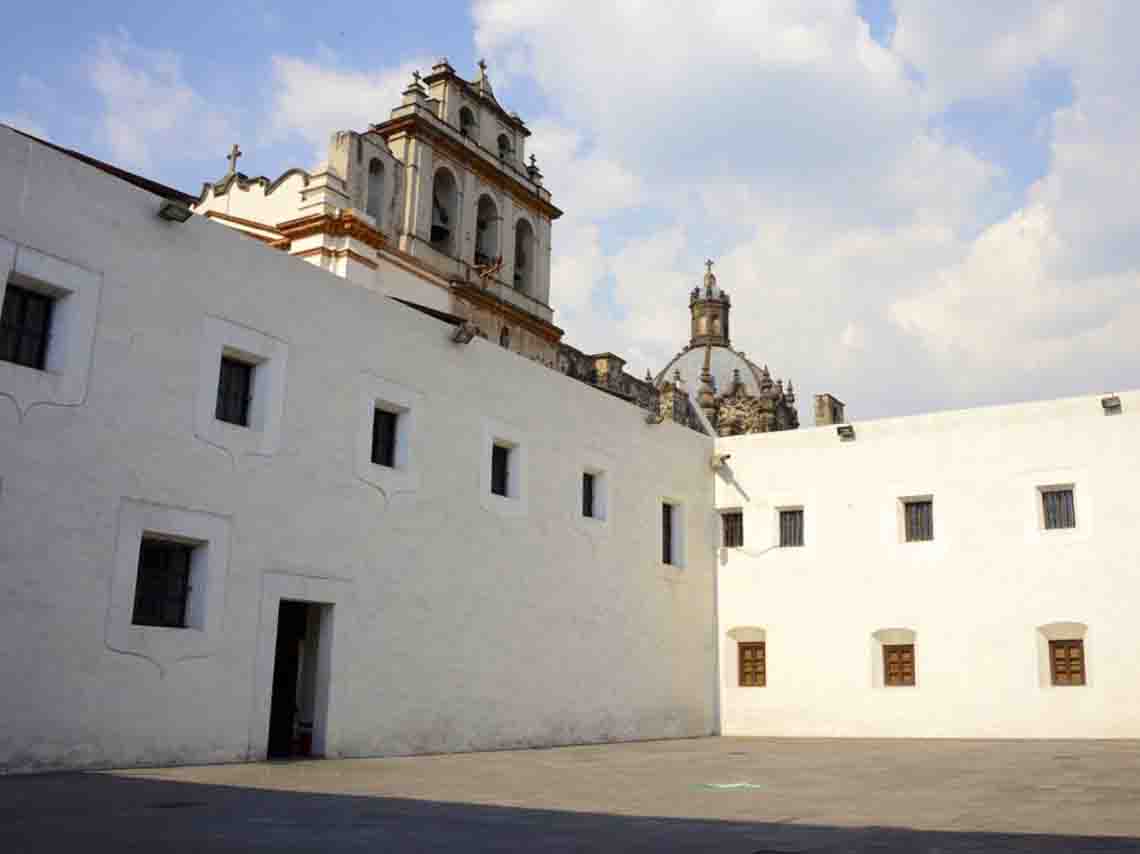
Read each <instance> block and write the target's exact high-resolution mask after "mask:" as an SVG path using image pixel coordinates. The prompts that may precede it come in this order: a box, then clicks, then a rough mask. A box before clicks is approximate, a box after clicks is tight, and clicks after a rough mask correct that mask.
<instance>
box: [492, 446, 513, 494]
mask: <svg viewBox="0 0 1140 854" xmlns="http://www.w3.org/2000/svg"><path fill="white" fill-rule="evenodd" d="M510 482H511V449H510V448H509V447H507V446H506V445H500V444H498V443H496V444H494V445H492V446H491V492H492V494H494V495H501V496H502V497H503V498H508V497H509V489H510Z"/></svg>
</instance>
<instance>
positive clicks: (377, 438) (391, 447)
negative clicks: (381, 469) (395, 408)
mask: <svg viewBox="0 0 1140 854" xmlns="http://www.w3.org/2000/svg"><path fill="white" fill-rule="evenodd" d="M399 420H400V416H399V413H396V412H389V411H388V410H387V409H376V410H374V411H373V413H372V462H373V463H375V464H376V465H378V466H386V467H387V468H395V466H396V435H397V432H396V426H397V424H398V423H399Z"/></svg>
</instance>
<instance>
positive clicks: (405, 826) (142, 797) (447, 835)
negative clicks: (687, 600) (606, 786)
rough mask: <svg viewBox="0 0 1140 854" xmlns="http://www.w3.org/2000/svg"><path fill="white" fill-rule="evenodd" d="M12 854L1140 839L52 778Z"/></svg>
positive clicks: (3, 794) (14, 838) (1047, 847)
mask: <svg viewBox="0 0 1140 854" xmlns="http://www.w3.org/2000/svg"><path fill="white" fill-rule="evenodd" d="M0 851H4V852H11V854H25V852H49V851H50V852H57V851H83V852H85V854H102V852H122V851H146V852H158V854H182V852H195V854H198V852H261V851H291V852H310V851H311V852H330V854H332V853H333V852H347V851H369V852H404V851H412V852H418V851H423V852H444V851H462V852H473V851H526V852H564V851H589V852H594V851H619V852H733V854H736V852H739V854H769V852H781V854H793V852H815V851H827V852H832V851H834V852H840V851H842V852H864V851H874V852H907V854H916V852H939V853H940V854H947V852H959V851H972V852H979V851H980V852H1058V853H1059V852H1066V854H1073V852H1085V851H1097V852H1106V851H1135V852H1140V839H1134V838H1127V839H1125V838H1119V837H1116V838H1112V837H1081V836H1063V835H1036V834H999V833H981V832H948V831H916V830H908V829H905V828H896V827H827V826H819V825H811V824H799V823H796V822H794V821H791V820H789V821H787V822H743V821H740V822H738V821H719V820H708V819H700V818H693V819H678V818H653V817H639V816H621V815H608V814H598V813H576V812H563V811H555V810H545V809H528V808H516V807H501V806H483V805H477V804H467V803H443V802H436V801H423V800H411V799H404V798H388V797H368V796H358V795H344V794H312V793H304V792H296V791H279V790H273V789H259V788H246V787H237V786H218V785H207V784H198V783H186V782H170V781H162V780H147V779H138V778H124V777H116V776H113V775H108V774H91V773H88V774H84V773H75V774H45V775H42V776H21V777H7V778H0Z"/></svg>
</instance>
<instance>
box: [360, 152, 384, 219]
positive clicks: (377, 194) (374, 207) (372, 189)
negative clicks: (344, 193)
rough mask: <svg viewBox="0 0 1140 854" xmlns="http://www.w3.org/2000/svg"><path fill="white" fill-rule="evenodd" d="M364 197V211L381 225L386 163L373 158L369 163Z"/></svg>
mask: <svg viewBox="0 0 1140 854" xmlns="http://www.w3.org/2000/svg"><path fill="white" fill-rule="evenodd" d="M366 192H367V195H366V196H365V197H364V199H365V202H364V211H365V213H367V214H368V215H369V216H370V217H372V218H373V219H374V220H376V227H377V228H379V227H380V211H381V210H382V209H383V205H384V164H383V163H381V162H380V161H379V160H378V159H376V158H373V159H372V161H371V162H370V163H369V164H368V188H367V191H366Z"/></svg>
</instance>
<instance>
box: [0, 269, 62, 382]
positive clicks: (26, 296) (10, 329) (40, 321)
mask: <svg viewBox="0 0 1140 854" xmlns="http://www.w3.org/2000/svg"><path fill="white" fill-rule="evenodd" d="M54 303H55V300H54V299H52V298H51V297H49V296H48V295H47V294H41V293H37V292H36V291H31V290H28V289H27V288H21V287H19V286H18V285H13V284H11V283H9V284H8V287H7V288H5V290H4V307H3V309H2V310H0V359H3V360H4V361H5V362H14V363H15V364H17V365H23V366H24V367H25V368H34V369H35V370H37V371H42V370H43V369H44V364H45V362H46V361H47V347H48V333H49V332H50V331H51V315H52V306H53V304H54Z"/></svg>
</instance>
